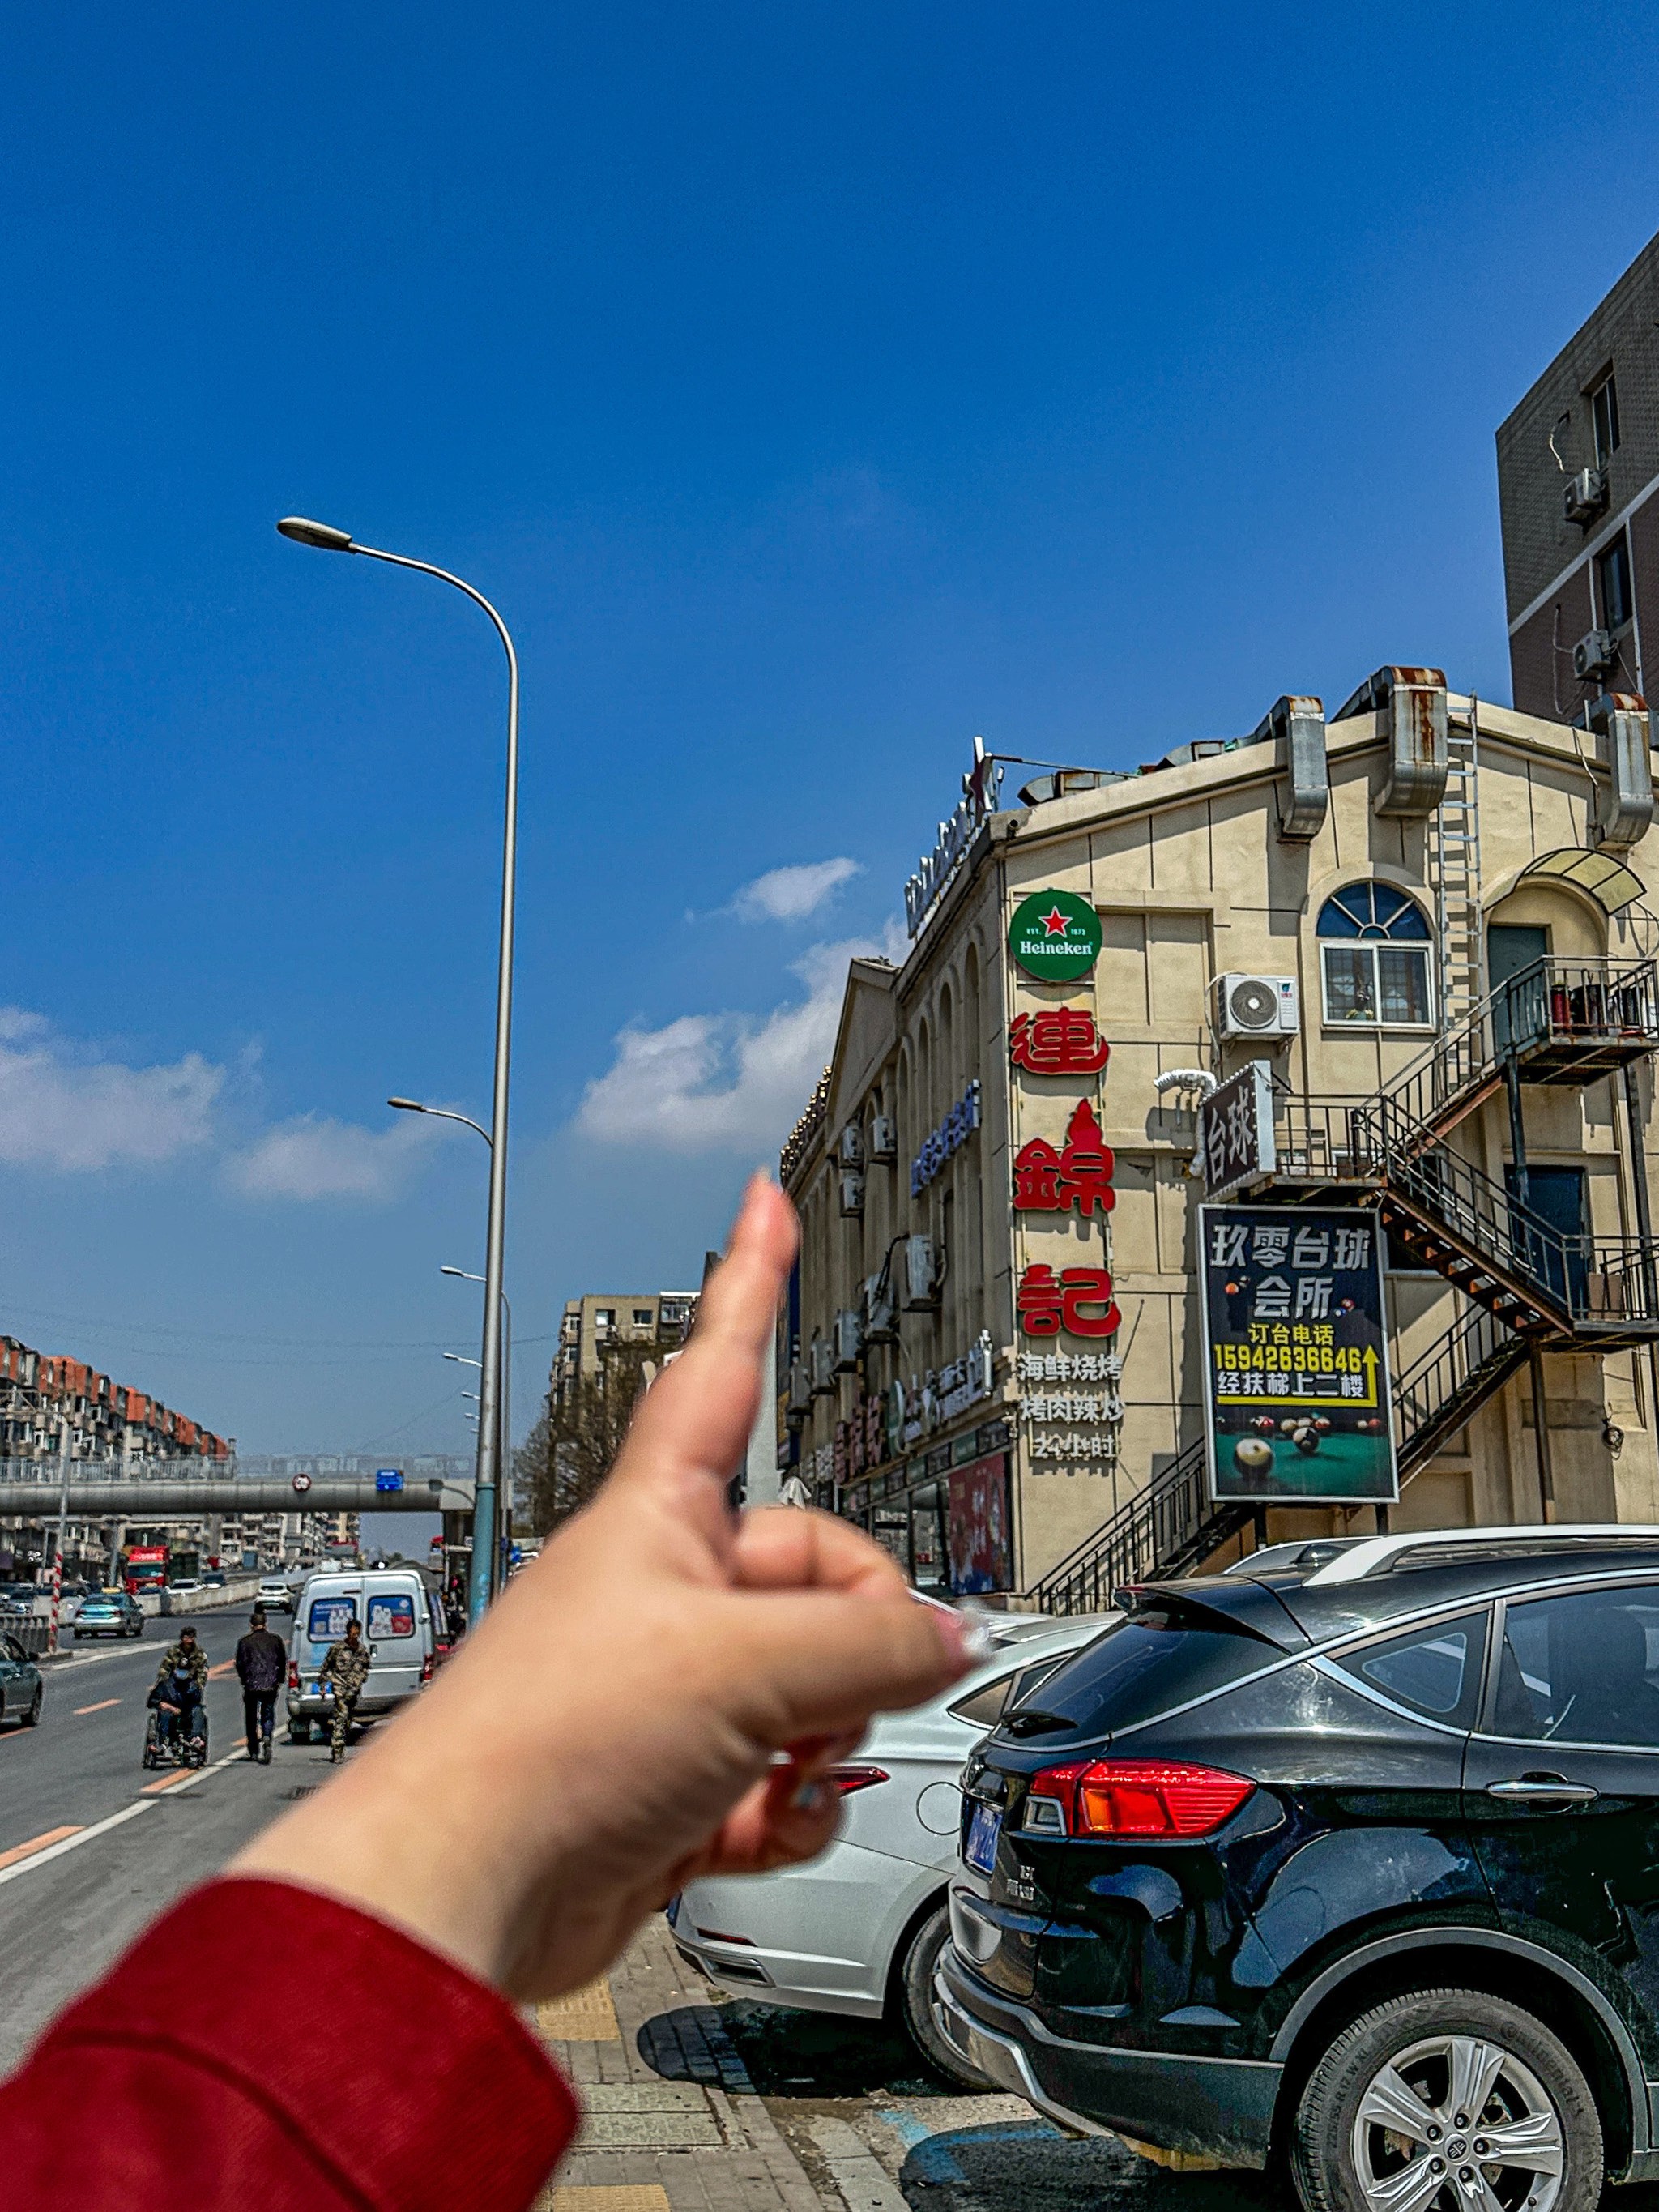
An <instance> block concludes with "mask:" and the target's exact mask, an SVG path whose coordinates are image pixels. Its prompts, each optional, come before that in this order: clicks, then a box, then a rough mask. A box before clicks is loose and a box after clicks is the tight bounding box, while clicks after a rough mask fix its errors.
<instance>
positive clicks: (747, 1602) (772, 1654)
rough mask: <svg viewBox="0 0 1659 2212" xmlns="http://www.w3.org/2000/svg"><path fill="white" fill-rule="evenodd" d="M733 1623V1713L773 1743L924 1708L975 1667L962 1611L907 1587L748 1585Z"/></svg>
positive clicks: (730, 1676) (857, 1726) (755, 1733)
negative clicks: (739, 1657)
mask: <svg viewBox="0 0 1659 2212" xmlns="http://www.w3.org/2000/svg"><path fill="white" fill-rule="evenodd" d="M732 1627H733V1630H734V1632H735V1634H736V1636H737V1638H740V1640H741V1643H742V1646H743V1663H742V1665H741V1666H740V1667H738V1668H730V1669H729V1671H727V1674H726V1679H727V1680H728V1681H735V1682H736V1684H738V1687H737V1688H736V1689H735V1690H733V1691H731V1692H728V1693H727V1694H728V1697H729V1699H730V1705H729V1708H728V1709H729V1710H730V1711H732V1716H733V1717H734V1719H736V1720H737V1721H738V1725H739V1726H740V1727H743V1728H744V1729H745V1730H746V1732H747V1733H748V1734H749V1735H750V1736H751V1738H752V1739H753V1740H755V1741H757V1742H761V1743H763V1744H765V1745H767V1746H768V1747H770V1748H773V1749H777V1748H781V1747H782V1746H784V1745H786V1744H790V1743H794V1742H797V1741H799V1739H800V1738H802V1737H803V1736H814V1735H842V1734H843V1733H846V1732H848V1731H850V1730H856V1729H861V1728H863V1727H864V1725H865V1723H866V1722H867V1721H868V1720H869V1718H870V1717H871V1715H872V1713H878V1712H885V1711H903V1710H904V1709H905V1708H906V1707H907V1706H909V1705H920V1704H921V1702H922V1700H923V1699H925V1698H931V1697H934V1696H936V1695H937V1694H938V1693H939V1691H941V1690H944V1689H948V1688H949V1686H951V1683H952V1682H955V1681H957V1680H960V1679H961V1677H962V1676H963V1674H966V1673H967V1672H968V1670H969V1668H970V1667H971V1665H972V1664H973V1661H972V1660H971V1658H970V1657H969V1654H968V1652H967V1650H966V1649H965V1648H964V1641H963V1635H964V1632H963V1623H962V1621H961V1620H960V1619H959V1618H958V1616H957V1615H956V1614H955V1613H951V1612H949V1611H947V1610H945V1608H944V1607H938V1606H932V1605H921V1604H919V1603H918V1602H917V1601H916V1600H915V1598H913V1597H911V1596H909V1595H908V1594H905V1593H902V1592H901V1593H898V1594H896V1595H893V1596H891V1597H887V1596H873V1595H871V1594H870V1593H869V1591H868V1590H867V1589H862V1590H854V1591H842V1590H835V1589H806V1590H796V1591H788V1592H784V1591H764V1592H763V1591H754V1590H750V1591H745V1592H744V1593H743V1595H741V1597H740V1598H738V1599H737V1600H736V1601H735V1602H734V1603H733V1606H732Z"/></svg>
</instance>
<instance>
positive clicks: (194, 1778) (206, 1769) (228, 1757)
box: [145, 1747, 247, 1797]
mask: <svg viewBox="0 0 1659 2212" xmlns="http://www.w3.org/2000/svg"><path fill="white" fill-rule="evenodd" d="M246 1757H247V1751H246V1747H240V1748H239V1749H237V1750H235V1751H228V1752H227V1753H225V1755H224V1757H223V1758H222V1759H215V1760H214V1761H213V1763H212V1765H210V1766H198V1767H197V1770H196V1771H195V1772H194V1773H193V1774H186V1775H185V1776H183V1777H182V1778H180V1779H179V1781H177V1782H167V1783H161V1784H157V1783H154V1782H151V1783H148V1784H146V1785H145V1786H146V1788H148V1789H150V1790H155V1789H157V1788H159V1789H161V1790H164V1791H165V1793H166V1795H167V1796H169V1797H176V1796H178V1794H179V1791H180V1790H193V1789H194V1788H195V1787H196V1785H197V1783H198V1782H204V1781H205V1780H206V1779H207V1778H208V1776H209V1775H210V1774H216V1773H217V1772H218V1771H219V1769H220V1768H221V1767H222V1766H228V1765H230V1764H231V1763H232V1761H233V1760H234V1759H246Z"/></svg>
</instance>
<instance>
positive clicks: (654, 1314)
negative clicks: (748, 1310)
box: [548, 1291, 698, 1405]
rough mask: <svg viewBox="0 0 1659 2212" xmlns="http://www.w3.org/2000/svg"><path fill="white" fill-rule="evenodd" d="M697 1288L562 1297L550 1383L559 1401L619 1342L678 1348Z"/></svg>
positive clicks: (693, 1314) (598, 1366)
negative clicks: (557, 1337)
mask: <svg viewBox="0 0 1659 2212" xmlns="http://www.w3.org/2000/svg"><path fill="white" fill-rule="evenodd" d="M697 1297H698V1293H697V1292H696V1291H589V1292H588V1294H587V1295H586V1297H580V1298H570V1299H568V1300H567V1301H566V1304H565V1309H564V1316H563V1319H562V1321H561V1322H560V1324H559V1341H558V1346H557V1348H556V1351H555V1352H554V1354H553V1368H552V1373H551V1374H550V1376H549V1378H548V1380H549V1387H550V1390H551V1392H552V1396H553V1401H554V1403H555V1404H556V1405H557V1404H561V1403H562V1402H563V1401H564V1400H565V1399H566V1398H567V1397H568V1395H569V1394H570V1393H571V1391H572V1390H574V1389H575V1388H576V1386H577V1383H579V1382H580V1381H587V1382H592V1380H593V1378H594V1377H595V1376H597V1375H598V1374H599V1370H600V1369H601V1367H602V1366H603V1364H604V1361H605V1353H606V1352H610V1351H614V1350H615V1349H616V1348H617V1346H620V1345H628V1344H642V1345H655V1344H661V1345H665V1346H668V1347H670V1348H671V1349H674V1350H678V1347H679V1346H681V1345H683V1344H684V1341H685V1340H686V1338H687V1336H688V1335H689V1334H690V1330H691V1324H692V1322H694V1321H695V1320H696V1317H697Z"/></svg>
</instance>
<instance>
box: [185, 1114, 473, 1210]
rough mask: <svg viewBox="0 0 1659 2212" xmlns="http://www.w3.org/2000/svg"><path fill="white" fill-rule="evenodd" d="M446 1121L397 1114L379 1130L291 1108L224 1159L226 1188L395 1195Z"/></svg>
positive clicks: (378, 1197)
mask: <svg viewBox="0 0 1659 2212" xmlns="http://www.w3.org/2000/svg"><path fill="white" fill-rule="evenodd" d="M450 1126H451V1125H450V1124H449V1123H447V1122H442V1121H427V1120H426V1119H425V1118H424V1117H423V1116H422V1115H414V1114H410V1115H404V1114H400V1115H398V1118H397V1120H396V1121H391V1122H388V1124H387V1125H386V1127H385V1128H384V1129H366V1128H364V1127H362V1124H361V1123H360V1122H356V1121H334V1120H332V1119H331V1118H330V1117H328V1116H325V1115H318V1114H296V1115H295V1116H294V1118H293V1120H292V1121H279V1122H278V1123H277V1124H276V1127H274V1128H270V1129H267V1130H266V1131H265V1132H264V1134H263V1135H262V1136H259V1137H258V1138H256V1139H255V1140H254V1142H253V1143H252V1145H250V1146H248V1147H247V1148H246V1151H243V1152H234V1153H233V1154H232V1155H231V1157H230V1158H228V1160H227V1161H226V1162H225V1177H226V1180H227V1181H228V1182H229V1183H230V1185H231V1187H232V1188H233V1189H235V1190H239V1191H240V1192H241V1193H242V1194H244V1196H246V1197H248V1198H299V1199H313V1198H357V1199H367V1200H371V1201H382V1200H386V1199H391V1198H395V1197H397V1196H398V1194H399V1193H400V1192H401V1191H402V1190H403V1189H404V1186H405V1185H406V1184H407V1182H409V1179H410V1176H411V1175H412V1174H413V1173H414V1171H415V1170H416V1167H417V1166H418V1165H419V1164H420V1162H421V1160H422V1158H424V1157H425V1155H426V1153H427V1152H428V1148H429V1147H430V1146H431V1145H432V1144H433V1143H434V1142H435V1141H436V1140H437V1139H438V1138H439V1136H440V1135H441V1132H442V1131H443V1130H444V1129H446V1128H447V1127H450Z"/></svg>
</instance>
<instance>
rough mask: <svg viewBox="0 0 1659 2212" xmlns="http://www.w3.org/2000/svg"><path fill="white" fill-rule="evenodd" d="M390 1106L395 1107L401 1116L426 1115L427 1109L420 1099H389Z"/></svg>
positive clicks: (387, 1102)
mask: <svg viewBox="0 0 1659 2212" xmlns="http://www.w3.org/2000/svg"><path fill="white" fill-rule="evenodd" d="M386 1104H387V1105H388V1106H395V1107H396V1108H397V1109H398V1112H399V1113H400V1114H424V1113H425V1111H426V1109H425V1107H424V1106H422V1103H421V1102H420V1100H419V1099H418V1098H388V1099H387V1100H386Z"/></svg>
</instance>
